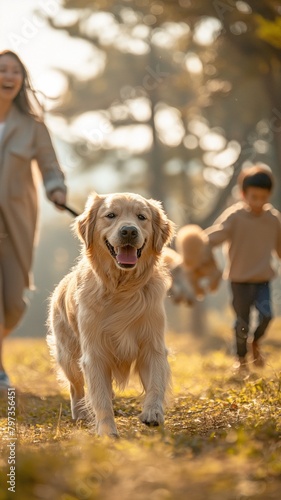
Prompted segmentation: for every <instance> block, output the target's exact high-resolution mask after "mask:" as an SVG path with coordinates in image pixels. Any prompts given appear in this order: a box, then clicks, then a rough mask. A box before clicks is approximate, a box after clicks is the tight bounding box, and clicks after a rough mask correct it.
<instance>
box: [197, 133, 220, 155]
mask: <svg viewBox="0 0 281 500" xmlns="http://www.w3.org/2000/svg"><path fill="white" fill-rule="evenodd" d="M225 145H226V139H225V137H223V136H222V135H221V134H218V133H217V132H212V130H210V132H208V133H207V134H204V135H203V136H202V137H201V139H200V148H201V149H204V150H205V151H220V150H221V149H223V148H224V147H225Z"/></svg>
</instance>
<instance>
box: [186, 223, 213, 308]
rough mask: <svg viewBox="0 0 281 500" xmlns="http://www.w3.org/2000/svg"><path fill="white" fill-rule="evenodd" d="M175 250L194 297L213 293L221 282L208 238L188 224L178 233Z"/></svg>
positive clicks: (194, 225)
mask: <svg viewBox="0 0 281 500" xmlns="http://www.w3.org/2000/svg"><path fill="white" fill-rule="evenodd" d="M176 250H177V252H178V253H179V254H180V256H181V257H182V261H183V266H184V268H185V269H186V271H187V273H188V280H189V282H190V283H191V285H192V288H193V290H194V294H195V296H196V297H198V298H201V297H202V296H204V295H205V294H206V293H208V292H209V291H211V292H213V291H215V290H216V289H217V288H218V286H219V283H220V280H221V274H222V273H221V271H220V270H219V269H218V267H217V264H216V261H215V258H214V255H213V252H212V249H211V248H210V246H209V244H208V237H207V235H206V234H205V232H204V231H203V229H201V228H200V226H197V225H196V224H188V225H186V226H183V227H181V228H180V230H179V231H178V234H177V237H176Z"/></svg>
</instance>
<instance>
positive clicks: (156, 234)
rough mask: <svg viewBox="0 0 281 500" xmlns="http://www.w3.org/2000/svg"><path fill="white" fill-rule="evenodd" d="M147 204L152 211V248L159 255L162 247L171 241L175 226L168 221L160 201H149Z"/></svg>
mask: <svg viewBox="0 0 281 500" xmlns="http://www.w3.org/2000/svg"><path fill="white" fill-rule="evenodd" d="M148 203H149V205H150V208H151V210H152V229H153V248H154V250H155V251H156V252H157V253H160V252H161V250H162V248H163V246H164V245H165V244H168V243H169V242H170V241H171V240H172V238H173V236H174V234H175V225H174V223H173V222H172V221H170V220H169V219H168V217H167V215H166V214H165V212H164V210H163V208H162V205H161V203H160V201H156V200H152V199H151V200H149V202H148Z"/></svg>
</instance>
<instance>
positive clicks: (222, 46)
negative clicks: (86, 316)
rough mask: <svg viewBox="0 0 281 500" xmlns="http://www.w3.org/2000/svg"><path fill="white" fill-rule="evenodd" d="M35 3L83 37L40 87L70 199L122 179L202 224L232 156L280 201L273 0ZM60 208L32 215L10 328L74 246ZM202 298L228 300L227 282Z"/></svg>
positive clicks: (280, 33) (225, 192)
mask: <svg viewBox="0 0 281 500" xmlns="http://www.w3.org/2000/svg"><path fill="white" fill-rule="evenodd" d="M36 13H37V15H38V16H39V17H40V16H41V17H42V16H45V21H46V20H47V22H48V24H49V26H50V27H51V28H52V29H53V30H58V31H63V32H64V33H65V35H66V36H67V37H68V38H69V51H71V50H72V49H73V44H74V43H75V46H76V47H77V48H79V50H76V51H75V52H73V64H72V67H71V69H65V68H64V65H63V64H62V66H61V67H59V66H56V67H54V68H53V69H52V72H51V76H50V77H49V78H46V79H45V92H44V93H45V94H46V97H47V99H46V105H47V113H46V119H47V124H48V126H49V128H50V131H51V132H52V134H53V136H54V138H55V145H56V146H57V148H58V152H59V155H60V158H61V162H62V165H63V167H64V169H65V171H66V176H67V182H68V185H69V203H70V204H72V206H74V208H76V209H77V210H78V211H82V209H83V206H84V203H85V200H86V198H87V195H88V194H89V193H90V192H91V191H92V190H96V191H97V192H98V193H107V192H116V191H132V192H138V193H140V194H142V195H144V196H146V197H154V198H156V199H159V200H162V202H163V204H164V207H165V209H166V210H167V212H168V215H169V217H170V218H171V219H172V220H174V221H175V222H176V224H177V225H178V226H181V225H184V224H187V223H197V224H200V225H201V226H202V227H203V228H205V227H207V226H209V225H210V224H212V223H213V222H214V220H215V219H216V217H217V216H218V215H219V214H220V213H221V211H222V210H224V209H225V208H226V206H228V205H230V204H231V203H233V202H235V201H237V199H238V198H239V193H238V190H237V187H236V181H237V176H238V174H239V172H240V170H241V168H243V167H245V166H248V165H251V164H253V163H255V162H263V163H266V164H268V165H269V166H270V167H271V168H272V170H273V172H274V174H275V177H276V187H275V191H274V195H273V199H272V201H273V204H274V205H275V206H276V207H277V208H278V209H281V175H280V174H281V92H280V88H281V71H280V68H281V52H280V46H281V23H280V14H281V1H277V0H254V1H250V0H249V1H247V2H246V1H240V0H239V1H234V0H213V1H212V2H209V1H207V0H198V1H194V0H152V1H151V0H134V1H133V0H117V1H116V0H115V1H113V0H95V1H89V0H79V2H78V1H77V0H62V2H61V6H60V8H59V9H55V12H54V15H53V16H52V15H49V16H48V15H47V14H46V13H45V14H44V12H42V9H40V8H39V6H38V9H37V11H36ZM46 15H47V18H46ZM59 50H60V47H59V46H58V51H59ZM78 54H79V55H78ZM69 56H71V54H68V57H69ZM62 58H63V52H62ZM48 97H49V99H48ZM69 221H70V217H69V215H68V214H64V215H61V214H59V215H58V214H57V213H56V218H55V217H54V216H53V219H52V220H51V221H50V220H48V221H47V222H45V223H44V225H43V227H42V229H41V235H40V245H39V248H38V251H37V255H36V259H35V277H36V283H37V284H38V290H37V291H36V293H35V296H34V297H33V299H32V308H31V310H30V311H29V313H28V316H27V320H26V321H25V323H24V324H23V327H21V328H20V330H19V331H20V332H21V331H22V332H25V334H26V333H27V331H28V332H29V334H30V333H31V332H33V331H35V332H36V331H37V332H39V331H42V324H43V323H44V322H43V321H42V303H43V307H44V311H45V309H46V302H45V301H46V298H47V296H48V295H49V293H50V292H51V291H52V290H53V287H54V283H57V282H58V281H59V279H60V278H61V277H62V276H63V275H64V274H65V273H66V272H67V271H68V269H69V268H70V267H71V265H72V264H73V262H74V260H75V257H76V256H77V254H78V243H77V244H76V243H75V240H74V239H73V236H72V235H71V233H70V231H68V226H69ZM63 224H64V229H62V225H63ZM66 226H67V231H66V229H65V228H66ZM42 263H43V264H42ZM280 297H281V292H280V291H279V289H278V291H277V292H276V293H275V305H276V309H277V310H280V307H281V298H280ZM212 300H213V299H212V297H211V298H210V301H211V302H210V303H211V306H213V305H214V304H215V307H219V309H220V310H222V308H224V307H225V305H226V304H227V290H226V286H225V284H223V286H222V291H221V292H220V294H217V295H216V297H215V300H213V302H212ZM170 307H172V306H170ZM200 307H201V306H200ZM200 307H199V309H200ZM180 314H181V313H180V309H178V308H175V309H174V310H173V313H172V317H173V321H174V319H175V317H178V316H179V315H180ZM192 314H193V315H195V316H196V317H197V320H198V318H200V317H202V311H201V312H200V311H199V313H198V308H196V309H195V310H194V311H193V313H192ZM184 317H186V313H184ZM173 321H172V324H173ZM184 321H185V320H184ZM35 324H36V325H38V326H37V327H36V328H35V327H34V325H35ZM185 324H186V323H185ZM200 329H201V330H202V329H203V327H202V325H201V326H200V327H199V330H200ZM197 330H198V328H197ZM31 334H32V333H31ZM37 334H38V333H37Z"/></svg>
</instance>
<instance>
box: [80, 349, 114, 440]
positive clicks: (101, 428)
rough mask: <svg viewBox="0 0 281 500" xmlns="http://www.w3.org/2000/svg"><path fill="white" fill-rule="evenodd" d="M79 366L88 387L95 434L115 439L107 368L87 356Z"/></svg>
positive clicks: (94, 358) (109, 379)
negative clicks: (93, 414) (93, 415)
mask: <svg viewBox="0 0 281 500" xmlns="http://www.w3.org/2000/svg"><path fill="white" fill-rule="evenodd" d="M81 366H82V369H83V372H84V376H85V380H86V384H87V387H88V399H89V402H90V404H91V407H92V408H93V410H94V413H95V422H96V431H97V434H98V435H99V436H114V437H117V436H118V432H117V428H116V425H115V421H114V412H113V406H112V383H111V371H110V369H109V367H108V366H107V365H106V362H105V361H104V360H102V359H100V358H99V357H97V356H95V355H89V354H87V356H82V360H81Z"/></svg>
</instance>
